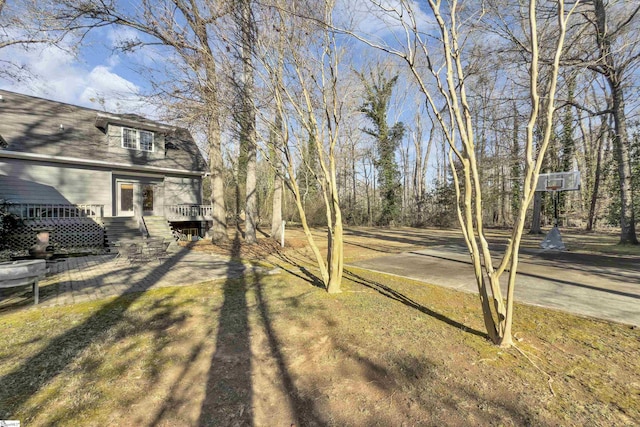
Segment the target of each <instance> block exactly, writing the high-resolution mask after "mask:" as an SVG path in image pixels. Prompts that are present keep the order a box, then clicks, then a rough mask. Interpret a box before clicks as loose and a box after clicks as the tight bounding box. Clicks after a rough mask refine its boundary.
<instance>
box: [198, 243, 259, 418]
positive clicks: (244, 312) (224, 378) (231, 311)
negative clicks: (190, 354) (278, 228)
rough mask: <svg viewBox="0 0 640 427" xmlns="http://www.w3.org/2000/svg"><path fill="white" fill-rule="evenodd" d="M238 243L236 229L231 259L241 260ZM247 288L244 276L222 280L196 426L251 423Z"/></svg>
mask: <svg viewBox="0 0 640 427" xmlns="http://www.w3.org/2000/svg"><path fill="white" fill-rule="evenodd" d="M240 246H241V243H240V233H239V232H236V234H235V238H234V240H233V245H232V248H231V257H232V258H233V259H240ZM247 291H248V284H247V278H246V276H245V275H242V276H241V277H240V278H238V279H232V278H228V279H227V280H226V281H225V282H224V285H223V292H224V301H223V303H222V308H221V309H220V317H219V323H218V333H217V337H216V347H215V352H214V354H213V356H212V358H211V364H210V367H209V376H208V378H207V385H206V391H205V396H204V400H203V401H202V407H201V410H200V418H199V420H198V425H199V426H212V425H243V426H244V425H253V406H252V401H253V388H252V381H251V342H250V337H249V330H250V328H249V313H248V306H247Z"/></svg>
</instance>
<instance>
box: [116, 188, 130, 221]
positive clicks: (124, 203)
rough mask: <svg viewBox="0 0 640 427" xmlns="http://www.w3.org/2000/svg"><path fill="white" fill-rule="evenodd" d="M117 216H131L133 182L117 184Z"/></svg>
mask: <svg viewBox="0 0 640 427" xmlns="http://www.w3.org/2000/svg"><path fill="white" fill-rule="evenodd" d="M118 202H119V203H118V216H133V183H132V182H120V183H119V184H118Z"/></svg>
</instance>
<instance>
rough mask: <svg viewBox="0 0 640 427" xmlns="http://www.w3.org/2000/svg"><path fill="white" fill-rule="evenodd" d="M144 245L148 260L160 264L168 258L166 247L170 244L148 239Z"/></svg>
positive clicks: (161, 240) (162, 240)
mask: <svg viewBox="0 0 640 427" xmlns="http://www.w3.org/2000/svg"><path fill="white" fill-rule="evenodd" d="M146 243H147V244H146V254H145V255H146V256H147V257H148V258H149V259H155V260H157V261H158V263H160V262H162V261H164V260H165V259H167V258H169V257H170V255H169V254H168V253H167V247H168V246H169V244H170V243H171V242H165V239H149V240H147V242H146Z"/></svg>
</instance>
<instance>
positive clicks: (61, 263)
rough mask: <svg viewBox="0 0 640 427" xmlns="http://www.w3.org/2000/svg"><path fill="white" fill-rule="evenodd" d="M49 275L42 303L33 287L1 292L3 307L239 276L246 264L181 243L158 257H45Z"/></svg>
mask: <svg viewBox="0 0 640 427" xmlns="http://www.w3.org/2000/svg"><path fill="white" fill-rule="evenodd" d="M47 269H48V273H47V277H46V278H45V279H43V280H41V281H40V304H38V305H37V306H34V305H32V304H33V300H32V299H31V297H32V295H31V292H30V291H28V290H27V288H26V287H25V288H24V290H22V291H19V292H18V293H12V294H9V295H7V293H3V294H2V295H0V305H1V307H0V308H3V309H7V308H9V306H10V305H13V304H14V303H20V305H21V306H24V299H25V296H27V297H28V298H29V303H30V304H31V307H48V306H60V305H66V304H74V303H78V302H83V301H91V300H97V299H100V298H105V297H109V296H118V295H122V294H124V293H127V292H143V291H146V290H148V289H155V288H160V287H166V286H176V285H191V284H197V283H201V282H205V281H209V280H216V279H224V278H227V277H240V276H241V275H242V274H243V273H244V272H245V271H247V266H246V265H243V264H242V263H239V262H231V261H230V260H229V258H225V257H223V256H218V255H213V254H209V253H202V252H196V251H192V250H189V249H185V248H181V249H179V250H177V251H176V252H173V253H172V254H171V256H170V257H168V258H167V259H165V260H163V261H162V262H158V261H146V262H135V263H129V262H128V261H127V260H125V259H123V258H116V257H115V255H98V256H85V257H71V258H65V259H60V260H56V261H50V262H48V263H47Z"/></svg>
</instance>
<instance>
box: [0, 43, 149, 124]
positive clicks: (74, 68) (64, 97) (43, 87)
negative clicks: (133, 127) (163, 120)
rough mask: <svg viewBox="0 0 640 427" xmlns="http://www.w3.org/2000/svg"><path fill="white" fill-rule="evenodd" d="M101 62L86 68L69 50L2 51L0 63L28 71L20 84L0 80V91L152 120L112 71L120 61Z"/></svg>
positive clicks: (107, 58) (135, 88) (132, 87)
mask: <svg viewBox="0 0 640 427" xmlns="http://www.w3.org/2000/svg"><path fill="white" fill-rule="evenodd" d="M96 57H98V56H96ZM94 58H95V57H94ZM103 58H104V61H103V64H99V65H96V66H87V65H86V63H84V62H82V61H81V60H79V59H78V58H77V57H76V56H74V55H73V54H72V53H71V49H70V48H69V49H68V50H66V49H60V48H57V47H53V46H40V47H36V48H34V47H32V48H31V49H29V50H24V49H22V48H20V47H18V46H12V47H9V48H5V49H2V50H0V60H2V61H7V62H11V63H13V64H17V65H19V66H22V67H24V68H26V69H27V70H29V71H28V73H25V74H24V76H25V78H24V79H21V80H20V81H14V80H11V81H10V80H6V79H3V77H2V76H0V88H2V89H5V90H10V91H14V92H19V93H24V94H27V95H34V96H39V97H42V98H47V99H53V100H55V101H60V102H66V103H69V104H74V105H81V106H84V107H89V108H96V109H104V110H107V111H110V112H114V113H119V112H135V113H138V114H142V115H149V116H153V110H152V108H151V107H150V106H148V104H147V103H145V102H144V101H142V98H141V97H140V96H139V94H140V92H141V90H140V87H138V86H137V85H135V84H134V83H133V82H131V81H129V80H127V79H125V78H124V77H122V76H120V75H118V74H117V72H116V71H115V69H116V68H117V67H118V65H119V64H120V58H119V57H117V56H109V55H104V56H103Z"/></svg>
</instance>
